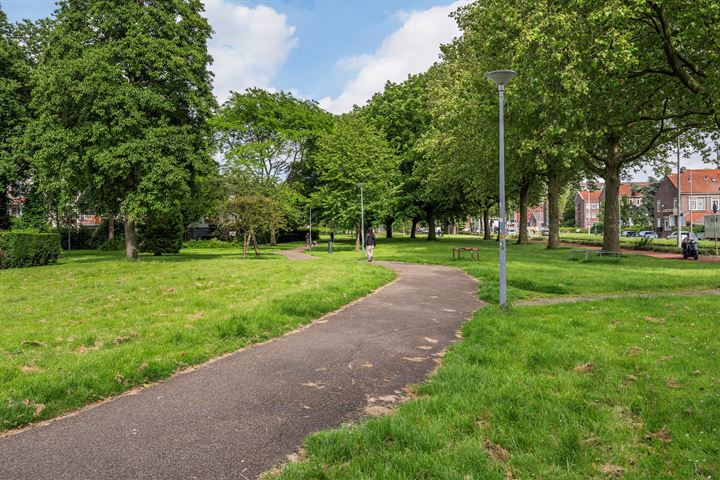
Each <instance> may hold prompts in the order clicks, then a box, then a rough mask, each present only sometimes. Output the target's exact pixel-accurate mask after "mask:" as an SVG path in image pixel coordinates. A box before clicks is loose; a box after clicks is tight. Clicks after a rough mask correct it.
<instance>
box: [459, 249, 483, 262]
mask: <svg viewBox="0 0 720 480" xmlns="http://www.w3.org/2000/svg"><path fill="white" fill-rule="evenodd" d="M452 251H453V260H455V258H456V255H457V259H458V260H460V253H461V252H470V258H471V259H473V258H474V259H476V260H480V249H479V248H475V247H458V248H453V249H452Z"/></svg>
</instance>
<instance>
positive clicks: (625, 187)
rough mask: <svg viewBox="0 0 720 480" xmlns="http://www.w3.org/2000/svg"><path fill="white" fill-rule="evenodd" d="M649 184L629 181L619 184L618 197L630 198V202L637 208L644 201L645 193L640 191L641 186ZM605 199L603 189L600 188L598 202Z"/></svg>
mask: <svg viewBox="0 0 720 480" xmlns="http://www.w3.org/2000/svg"><path fill="white" fill-rule="evenodd" d="M648 185H650V183H649V182H629V183H621V184H620V195H619V197H621V198H622V197H625V198H627V199H628V200H630V204H631V205H632V206H633V207H635V208H637V207H639V206H640V205H642V204H643V202H644V201H645V194H644V193H643V192H642V190H641V189H642V188H644V187H647V186H648ZM604 201H605V189H604V188H603V189H602V193H601V194H600V202H604Z"/></svg>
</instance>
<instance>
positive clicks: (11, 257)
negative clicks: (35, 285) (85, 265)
mask: <svg viewBox="0 0 720 480" xmlns="http://www.w3.org/2000/svg"><path fill="white" fill-rule="evenodd" d="M59 255H60V237H59V236H58V234H57V233H38V232H32V231H12V232H0V268H20V267H35V266H39V265H49V264H51V263H55V262H56V261H57V259H58V256H59Z"/></svg>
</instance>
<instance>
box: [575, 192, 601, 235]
mask: <svg viewBox="0 0 720 480" xmlns="http://www.w3.org/2000/svg"><path fill="white" fill-rule="evenodd" d="M601 194H602V191H601V190H578V191H577V192H576V193H575V226H576V227H581V228H588V227H592V226H593V224H595V223H598V222H599V221H600V195H601Z"/></svg>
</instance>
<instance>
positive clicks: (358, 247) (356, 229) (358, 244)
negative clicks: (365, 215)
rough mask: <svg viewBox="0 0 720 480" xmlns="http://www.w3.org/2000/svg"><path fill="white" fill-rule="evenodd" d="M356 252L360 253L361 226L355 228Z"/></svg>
mask: <svg viewBox="0 0 720 480" xmlns="http://www.w3.org/2000/svg"><path fill="white" fill-rule="evenodd" d="M355 251H356V252H359V251H360V225H358V226H356V227H355Z"/></svg>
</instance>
